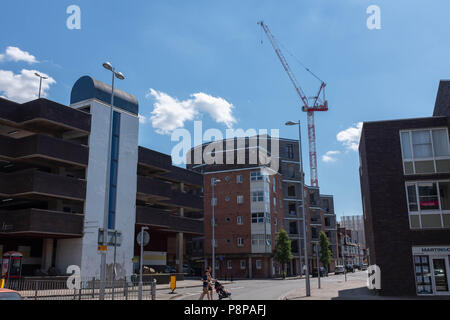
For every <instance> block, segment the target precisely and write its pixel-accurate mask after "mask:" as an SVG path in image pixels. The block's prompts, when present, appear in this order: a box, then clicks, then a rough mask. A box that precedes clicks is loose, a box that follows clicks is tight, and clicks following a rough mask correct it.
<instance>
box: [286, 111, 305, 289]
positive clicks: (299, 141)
mask: <svg viewBox="0 0 450 320" xmlns="http://www.w3.org/2000/svg"><path fill="white" fill-rule="evenodd" d="M286 125H287V126H298V153H299V161H300V177H301V179H300V180H301V185H300V187H301V189H302V195H303V197H302V201H303V205H302V214H303V247H304V250H305V267H306V275H305V280H306V296H307V297H309V296H311V286H310V282H309V263H308V260H309V259H308V240H307V239H308V236H307V232H306V212H305V186H304V177H303V156H302V129H301V125H300V120H299V121H298V122H292V121H289V122H286Z"/></svg>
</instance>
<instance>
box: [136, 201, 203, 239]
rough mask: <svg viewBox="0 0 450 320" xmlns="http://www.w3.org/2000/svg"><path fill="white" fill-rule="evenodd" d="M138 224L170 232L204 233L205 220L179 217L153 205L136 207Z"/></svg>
mask: <svg viewBox="0 0 450 320" xmlns="http://www.w3.org/2000/svg"><path fill="white" fill-rule="evenodd" d="M136 224H139V225H148V226H153V227H159V228H161V229H163V230H164V229H167V230H168V231H169V230H170V232H184V233H191V234H198V235H202V234H203V221H202V220H195V219H189V218H184V217H177V216H174V215H171V214H170V213H169V212H168V211H164V210H161V209H156V208H152V207H142V206H137V207H136Z"/></svg>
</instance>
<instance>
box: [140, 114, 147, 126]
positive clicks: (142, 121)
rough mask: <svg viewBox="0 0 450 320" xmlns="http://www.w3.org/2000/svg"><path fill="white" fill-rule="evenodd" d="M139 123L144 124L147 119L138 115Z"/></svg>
mask: <svg viewBox="0 0 450 320" xmlns="http://www.w3.org/2000/svg"><path fill="white" fill-rule="evenodd" d="M139 123H140V124H146V123H147V118H146V117H145V116H144V115H142V114H139Z"/></svg>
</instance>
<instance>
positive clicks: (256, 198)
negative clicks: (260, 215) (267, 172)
mask: <svg viewBox="0 0 450 320" xmlns="http://www.w3.org/2000/svg"><path fill="white" fill-rule="evenodd" d="M263 201H264V191H254V192H252V202H263Z"/></svg>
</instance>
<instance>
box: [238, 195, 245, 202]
mask: <svg viewBox="0 0 450 320" xmlns="http://www.w3.org/2000/svg"><path fill="white" fill-rule="evenodd" d="M237 203H238V204H243V203H244V196H237Z"/></svg>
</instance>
